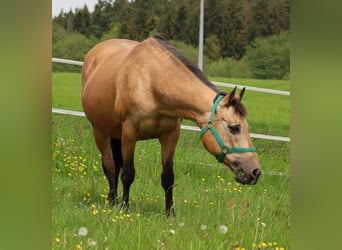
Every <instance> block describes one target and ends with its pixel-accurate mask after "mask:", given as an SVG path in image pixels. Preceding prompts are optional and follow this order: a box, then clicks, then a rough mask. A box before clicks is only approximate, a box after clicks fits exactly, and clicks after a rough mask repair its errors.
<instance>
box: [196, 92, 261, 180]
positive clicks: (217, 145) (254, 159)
mask: <svg viewBox="0 0 342 250" xmlns="http://www.w3.org/2000/svg"><path fill="white" fill-rule="evenodd" d="M235 90H236V87H235V88H234V90H233V91H232V92H231V93H230V94H228V95H225V96H224V95H218V96H217V97H216V99H215V101H214V105H213V108H212V111H211V115H210V118H209V121H208V123H207V124H206V125H205V127H203V128H202V131H201V133H200V134H201V139H202V142H203V144H204V146H205V148H206V149H207V150H208V151H209V152H210V153H212V154H213V155H215V156H216V158H217V159H218V161H219V162H223V163H224V164H225V165H227V166H229V167H230V168H231V170H232V171H233V172H234V173H235V180H236V181H238V182H240V183H242V184H252V185H254V184H256V183H257V181H258V177H259V176H260V174H261V166H260V163H259V158H258V155H257V153H256V149H255V148H254V147H253V143H252V141H251V138H250V136H249V131H248V124H247V121H246V113H247V111H246V108H245V106H244V105H243V104H242V103H241V99H242V97H243V94H244V92H245V88H243V89H242V91H241V92H240V93H239V94H236V95H235Z"/></svg>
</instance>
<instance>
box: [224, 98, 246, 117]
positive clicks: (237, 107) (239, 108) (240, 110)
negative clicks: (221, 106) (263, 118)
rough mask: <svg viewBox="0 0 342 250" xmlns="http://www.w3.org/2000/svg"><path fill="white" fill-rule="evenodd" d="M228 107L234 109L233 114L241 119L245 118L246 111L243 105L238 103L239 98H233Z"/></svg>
mask: <svg viewBox="0 0 342 250" xmlns="http://www.w3.org/2000/svg"><path fill="white" fill-rule="evenodd" d="M228 106H232V107H233V108H234V111H235V113H237V114H239V115H241V116H242V117H246V116H247V109H246V107H245V105H243V103H242V102H240V99H239V98H237V97H234V98H233V99H232V100H231V102H230V103H229V105H228Z"/></svg>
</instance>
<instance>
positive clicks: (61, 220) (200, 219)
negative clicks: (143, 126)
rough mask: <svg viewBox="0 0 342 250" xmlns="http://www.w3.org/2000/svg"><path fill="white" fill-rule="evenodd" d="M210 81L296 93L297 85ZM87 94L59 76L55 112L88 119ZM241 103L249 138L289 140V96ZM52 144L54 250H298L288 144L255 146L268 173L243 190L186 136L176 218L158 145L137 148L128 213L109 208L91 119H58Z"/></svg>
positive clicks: (249, 96)
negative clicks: (169, 207)
mask: <svg viewBox="0 0 342 250" xmlns="http://www.w3.org/2000/svg"><path fill="white" fill-rule="evenodd" d="M212 80H214V81H225V82H230V83H236V84H245V85H246V86H258V87H263V88H273V89H279V90H289V89H290V83H289V81H275V80H267V81H266V80H253V79H248V80H245V79H221V78H220V79H217V78H216V79H212ZM253 84H254V85H253ZM220 88H221V87H220ZM221 89H222V90H226V91H229V89H228V88H227V89H225V88H221ZM80 93H81V75H80V74H79V73H53V75H52V107H54V108H63V109H71V110H77V111H82V107H81V102H80ZM243 102H244V104H245V105H246V107H247V109H248V113H249V115H248V117H247V121H248V123H249V127H250V132H251V133H260V134H269V135H279V136H289V134H290V129H289V124H290V98H289V97H288V96H279V95H271V94H264V93H257V92H251V91H246V93H245V96H244V101H243ZM185 124H191V125H192V123H191V122H189V121H185ZM51 139H52V162H51V171H52V235H51V237H52V249H196V250H197V249H234V250H238V249H239V250H242V249H245V250H247V249H274V250H280V249H290V233H289V232H290V190H289V185H290V160H289V151H290V145H289V143H288V142H281V141H271V140H262V139H253V143H254V145H255V147H256V148H257V150H258V154H259V158H260V161H261V165H262V168H263V174H262V176H261V177H260V179H259V182H258V183H257V184H256V185H254V186H243V185H241V184H238V183H236V182H235V181H234V176H233V173H232V172H231V171H230V170H229V169H228V168H227V167H225V166H223V165H222V164H219V163H217V161H216V159H215V157H213V156H212V155H210V154H209V153H208V152H206V150H205V149H204V147H203V146H202V143H201V141H200V139H199V133H198V132H193V131H186V130H182V132H181V137H180V140H179V143H178V146H177V150H176V154H175V159H174V165H175V166H174V170H175V188H174V202H175V206H174V208H175V211H176V215H177V216H176V217H171V218H166V217H165V216H164V193H163V189H162V187H161V184H160V174H161V164H160V162H161V157H160V146H159V143H158V141H157V140H148V141H141V142H138V144H137V147H136V151H135V166H136V178H135V181H134V183H133V185H132V187H131V204H130V205H131V206H130V211H129V212H128V213H125V212H123V211H121V210H120V207H119V206H114V207H111V206H109V204H108V203H107V202H106V196H107V192H108V186H107V180H106V179H105V177H104V175H103V172H102V166H101V159H100V155H99V153H98V150H97V148H96V146H95V142H94V139H93V136H92V131H91V126H90V123H89V122H88V121H87V119H86V118H83V117H74V116H67V115H61V114H53V115H52V135H51ZM121 190H122V187H121V183H120V184H119V193H120V194H121Z"/></svg>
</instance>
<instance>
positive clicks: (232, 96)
mask: <svg viewBox="0 0 342 250" xmlns="http://www.w3.org/2000/svg"><path fill="white" fill-rule="evenodd" d="M235 91H236V86H235V88H234V89H233V90H232V92H230V93H229V95H228V96H227V99H228V100H227V105H229V104H230V103H231V101H232V100H233V98H234V96H235Z"/></svg>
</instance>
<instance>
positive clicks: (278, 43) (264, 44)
mask: <svg viewBox="0 0 342 250" xmlns="http://www.w3.org/2000/svg"><path fill="white" fill-rule="evenodd" d="M245 56H246V58H247V59H248V61H249V63H250V66H251V68H252V70H253V76H254V77H255V78H263V79H283V78H287V77H288V76H289V73H290V44H289V34H288V33H287V32H282V33H280V34H279V35H273V36H269V37H267V38H257V39H255V41H254V42H253V43H252V44H251V45H250V46H248V48H247V52H246V55H245Z"/></svg>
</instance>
